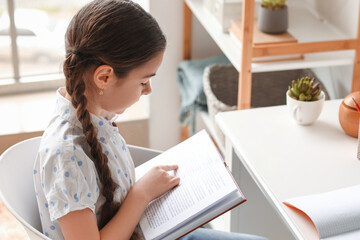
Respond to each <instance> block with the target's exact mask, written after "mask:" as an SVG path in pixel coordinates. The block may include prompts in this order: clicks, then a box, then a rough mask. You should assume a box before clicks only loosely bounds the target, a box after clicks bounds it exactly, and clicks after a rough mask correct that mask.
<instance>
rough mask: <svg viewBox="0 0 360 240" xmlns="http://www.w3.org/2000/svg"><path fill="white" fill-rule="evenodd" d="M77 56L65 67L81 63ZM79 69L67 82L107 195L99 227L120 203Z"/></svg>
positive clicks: (104, 193)
mask: <svg viewBox="0 0 360 240" xmlns="http://www.w3.org/2000/svg"><path fill="white" fill-rule="evenodd" d="M76 58H77V57H76V56H75V54H72V56H69V62H68V64H67V63H65V64H64V67H66V66H77V65H79V64H77V63H76ZM79 69H81V68H73V69H72V71H71V73H70V75H71V76H67V79H71V81H70V82H71V84H67V86H68V87H69V86H71V89H72V90H69V91H68V93H69V94H70V96H71V102H72V104H73V106H74V108H75V109H76V115H77V118H78V119H79V121H80V123H81V125H82V128H83V132H84V135H85V137H86V141H87V143H88V144H89V146H90V153H91V156H92V160H93V162H94V164H95V167H96V170H97V172H98V176H99V180H100V183H101V185H102V187H101V190H100V192H101V194H102V195H103V196H104V197H105V203H104V205H103V206H102V209H101V215H100V216H101V217H100V222H99V228H102V227H103V226H104V225H105V224H106V223H107V222H108V221H109V220H110V219H111V218H112V217H113V215H114V214H115V213H116V212H117V210H118V208H119V206H118V204H116V203H115V202H114V201H113V200H114V191H115V188H116V186H117V184H116V183H115V182H114V180H113V179H112V177H111V172H110V168H109V166H108V161H109V160H108V158H107V156H106V155H105V154H104V153H103V151H102V147H101V145H100V143H99V141H98V139H97V131H96V129H95V127H94V125H93V124H92V122H91V116H90V113H89V111H88V110H87V108H86V105H87V99H86V96H85V94H84V93H85V88H86V85H85V82H84V80H83V78H82V75H83V74H82V73H81V71H80V70H79ZM68 77H69V78H68Z"/></svg>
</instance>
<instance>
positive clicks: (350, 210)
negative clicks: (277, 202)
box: [284, 185, 360, 240]
mask: <svg viewBox="0 0 360 240" xmlns="http://www.w3.org/2000/svg"><path fill="white" fill-rule="evenodd" d="M284 203H285V204H290V205H292V206H293V207H295V208H298V209H300V210H301V211H303V212H304V213H306V214H307V215H308V216H309V217H310V218H311V220H312V221H313V223H314V225H315V226H316V229H317V231H318V233H319V237H320V239H331V240H336V239H360V185H358V186H353V187H348V188H343V189H339V190H335V191H331V192H326V193H322V194H314V195H309V196H304V197H297V198H292V199H289V200H286V201H285V202H284Z"/></svg>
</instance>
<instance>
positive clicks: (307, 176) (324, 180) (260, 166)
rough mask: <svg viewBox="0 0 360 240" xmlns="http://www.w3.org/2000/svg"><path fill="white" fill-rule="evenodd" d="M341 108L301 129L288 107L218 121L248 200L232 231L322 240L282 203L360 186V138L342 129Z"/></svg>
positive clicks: (331, 104) (334, 104) (332, 106)
mask: <svg viewBox="0 0 360 240" xmlns="http://www.w3.org/2000/svg"><path fill="white" fill-rule="evenodd" d="M340 103H341V100H332V101H326V102H325V105H324V109H323V111H322V113H321V115H320V117H319V119H318V120H317V121H316V122H315V124H314V125H311V126H300V125H297V124H296V123H295V122H294V121H293V120H292V119H291V117H290V115H289V114H288V112H287V108H286V106H276V107H267V108H258V109H249V110H241V111H233V112H224V113H220V114H218V115H217V116H216V121H217V123H218V125H219V127H220V128H221V130H222V131H223V133H224V134H225V136H226V155H225V160H226V161H227V162H228V163H229V164H231V165H232V171H233V173H234V175H235V176H236V178H237V180H238V181H239V184H240V187H241V188H242V189H243V191H244V194H245V196H246V197H247V198H248V202H246V203H245V204H243V205H244V206H240V207H238V208H237V209H236V210H235V211H233V212H232V214H231V230H232V231H241V232H248V233H255V234H261V235H263V236H266V237H268V238H270V239H275V240H278V239H286V240H287V239H304V240H312V239H318V235H317V232H316V230H315V228H314V227H313V226H312V224H311V223H310V221H308V220H306V219H305V218H304V217H303V216H300V215H298V214H297V213H295V212H294V211H293V210H292V209H290V208H288V207H286V206H285V205H283V203H282V202H283V201H284V200H286V199H288V198H291V197H298V196H303V195H308V194H315V193H321V192H325V191H330V190H335V189H338V188H342V187H347V186H353V185H357V184H360V161H359V160H357V158H356V153H357V139H356V138H353V137H350V136H348V135H346V134H345V133H344V132H343V130H342V129H341V126H340V124H339V120H338V111H339V105H340ZM239 160H240V161H239Z"/></svg>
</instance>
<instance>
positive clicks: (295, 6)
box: [185, 0, 354, 72]
mask: <svg viewBox="0 0 360 240" xmlns="http://www.w3.org/2000/svg"><path fill="white" fill-rule="evenodd" d="M185 2H186V4H187V5H188V6H189V8H190V9H191V11H192V13H193V15H194V16H195V17H196V18H197V19H198V20H199V22H200V23H201V24H202V26H203V27H204V28H205V29H206V31H207V32H208V33H209V35H210V36H211V38H212V39H213V40H214V41H215V42H216V44H217V45H218V46H219V48H220V49H221V50H222V52H223V53H224V54H225V55H226V57H227V58H228V59H229V60H230V62H231V63H232V64H233V66H234V67H235V68H236V69H237V70H238V71H239V72H240V66H241V48H240V47H239V46H238V45H237V44H236V43H235V42H234V40H232V39H231V37H230V35H229V34H228V33H224V32H223V31H222V29H221V26H220V23H219V22H218V21H217V20H216V18H215V17H214V16H213V15H212V14H211V13H210V11H208V9H206V7H205V6H204V5H203V1H202V0H185ZM288 5H289V23H290V26H289V29H288V31H289V32H290V33H291V34H292V35H293V36H294V37H295V38H296V39H298V41H299V43H305V42H316V41H332V40H345V39H349V38H351V36H347V35H346V34H344V33H342V31H341V30H340V29H337V28H336V27H334V26H333V25H330V24H328V23H327V22H325V21H323V20H322V19H320V18H318V17H317V16H316V15H315V14H314V13H312V12H311V11H310V10H309V9H306V8H304V7H302V6H300V5H301V4H300V3H299V2H298V1H289V4H288ZM309 26H311V27H309ZM353 63H354V50H346V51H337V52H322V53H308V54H304V59H303V60H292V61H279V62H268V63H252V65H251V71H252V72H269V71H279V70H291V69H302V68H310V67H311V68H315V67H328V66H341V65H350V64H353Z"/></svg>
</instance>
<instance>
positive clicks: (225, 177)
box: [135, 130, 246, 240]
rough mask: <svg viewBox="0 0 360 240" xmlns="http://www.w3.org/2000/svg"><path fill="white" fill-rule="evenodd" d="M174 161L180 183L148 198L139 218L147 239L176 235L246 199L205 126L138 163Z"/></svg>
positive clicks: (140, 169) (142, 170) (144, 167)
mask: <svg viewBox="0 0 360 240" xmlns="http://www.w3.org/2000/svg"><path fill="white" fill-rule="evenodd" d="M167 164H177V165H178V169H177V170H176V171H175V172H174V173H172V174H174V175H176V176H178V177H180V184H179V186H177V187H175V188H174V189H172V190H171V191H169V192H167V193H166V194H164V195H163V196H161V197H159V198H157V199H155V200H154V201H152V202H150V204H149V205H148V206H147V208H146V209H145V212H144V214H143V216H142V217H141V219H140V227H141V230H142V232H143V234H144V236H145V238H146V239H172V240H173V239H177V238H179V237H181V236H183V235H185V234H187V233H189V232H191V231H192V230H194V229H196V228H198V227H199V226H201V225H203V224H205V223H207V222H208V221H210V220H212V219H214V218H215V217H217V216H219V215H221V214H222V213H224V212H226V211H228V210H230V209H232V208H233V207H235V206H237V205H239V204H240V203H242V202H244V201H245V200H246V199H245V197H244V195H243V194H242V193H241V191H240V189H239V187H238V185H237V184H236V182H235V180H234V179H233V177H232V175H231V173H230V171H229V169H228V167H227V166H226V164H225V162H224V160H223V159H222V157H221V156H220V154H219V152H218V151H217V149H216V147H215V145H214V143H213V142H212V140H211V139H210V137H209V135H208V134H207V132H206V131H205V130H203V131H201V132H199V133H197V134H195V135H194V136H192V137H191V138H189V139H187V140H186V141H184V142H182V143H180V144H178V145H176V146H175V147H173V148H171V149H169V150H167V151H165V152H164V153H162V154H160V155H159V156H157V157H155V158H153V159H151V160H149V161H148V162H146V163H144V164H142V165H140V166H138V167H137V168H136V169H135V171H136V179H139V178H140V177H141V176H143V175H144V174H145V173H146V172H147V171H148V170H149V168H151V167H152V166H157V165H167Z"/></svg>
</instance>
